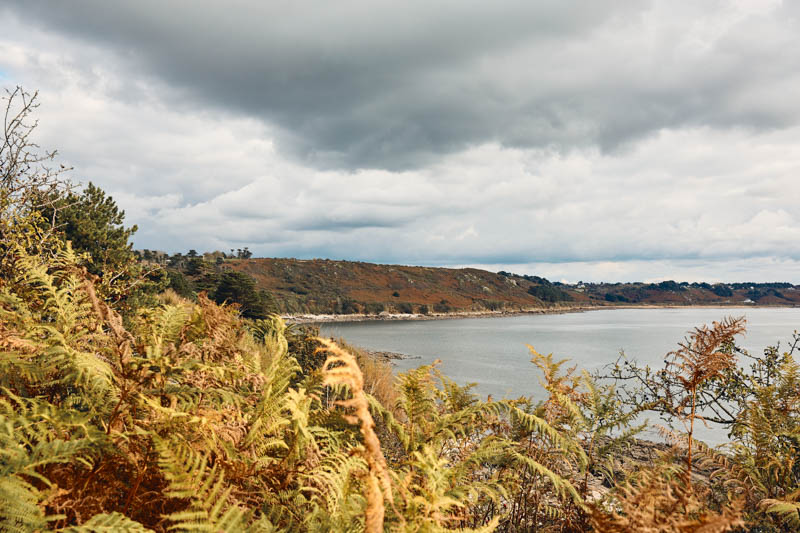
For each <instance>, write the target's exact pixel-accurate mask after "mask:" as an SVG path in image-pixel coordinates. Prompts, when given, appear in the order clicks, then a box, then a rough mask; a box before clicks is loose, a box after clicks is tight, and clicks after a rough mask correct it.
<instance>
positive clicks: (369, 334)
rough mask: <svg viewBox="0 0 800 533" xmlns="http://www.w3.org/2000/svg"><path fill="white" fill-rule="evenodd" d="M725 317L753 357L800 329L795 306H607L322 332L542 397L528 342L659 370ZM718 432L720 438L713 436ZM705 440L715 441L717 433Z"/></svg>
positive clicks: (563, 354) (500, 390) (596, 361)
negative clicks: (695, 334) (740, 322)
mask: <svg viewBox="0 0 800 533" xmlns="http://www.w3.org/2000/svg"><path fill="white" fill-rule="evenodd" d="M727 316H745V318H746V320H747V333H746V334H745V335H744V336H742V337H739V338H738V342H737V344H738V345H739V346H742V347H744V348H746V349H747V350H749V351H750V352H751V353H753V354H760V353H762V352H763V350H764V348H765V347H767V346H769V345H774V344H776V343H778V342H780V343H781V345H783V346H785V345H786V344H787V342H788V341H789V340H790V339H791V336H792V332H793V331H795V330H798V329H800V308H741V307H737V308H666V309H608V310H597V311H588V312H582V313H564V314H548V315H539V314H536V315H519V316H509V317H491V318H466V319H446V320H425V321H371V322H335V323H326V324H323V325H322V327H321V333H322V334H323V335H324V336H329V337H336V338H338V337H341V338H343V339H345V340H346V341H347V342H348V343H351V344H354V345H357V346H361V347H363V348H366V349H369V350H375V351H389V352H398V353H402V354H407V355H411V356H417V357H418V358H415V359H404V360H400V361H396V370H397V371H399V372H402V371H405V370H408V369H411V368H415V367H417V366H419V365H423V364H430V363H432V362H433V361H435V360H437V359H438V360H441V365H440V369H441V370H442V372H444V374H445V375H447V376H448V377H450V378H451V379H453V380H455V381H456V382H457V383H459V384H462V385H463V384H467V383H475V384H476V387H475V389H474V390H475V392H476V393H478V394H479V395H480V396H482V397H485V396H486V395H489V394H491V395H492V396H493V397H494V398H495V399H499V398H516V397H519V396H533V397H534V398H537V399H538V398H541V397H543V389H542V387H541V385H540V384H539V379H540V373H539V372H538V370H537V369H536V367H535V366H534V365H533V364H532V363H531V362H530V353H529V351H528V348H527V347H526V344H530V345H531V346H533V347H534V348H535V349H536V350H537V351H539V352H540V353H543V354H548V353H553V355H554V357H555V358H556V359H569V361H570V362H569V365H570V366H571V365H577V367H578V370H581V369H586V370H588V371H589V372H593V371H595V370H600V369H601V368H602V367H603V366H604V365H607V364H609V363H613V362H614V361H615V360H616V359H617V357H618V356H619V354H620V352H621V351H623V350H624V352H625V353H626V354H627V356H628V357H630V358H633V359H636V360H637V361H639V362H640V363H643V364H649V365H651V366H653V367H660V366H661V365H662V363H663V359H664V355H665V354H666V353H668V352H669V351H671V350H674V349H676V348H677V345H678V342H680V341H681V340H682V339H683V338H684V337H685V336H686V335H687V334H688V333H689V332H690V330H691V329H692V328H694V327H695V326H700V325H702V324H711V322H712V321H715V320H717V321H719V320H722V319H723V318H725V317H727ZM716 437H718V435H717V436H716ZM716 437H715V438H712V439H711V440H714V441H718V440H720V439H719V438H716Z"/></svg>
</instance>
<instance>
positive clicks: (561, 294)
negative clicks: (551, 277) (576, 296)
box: [528, 285, 572, 303]
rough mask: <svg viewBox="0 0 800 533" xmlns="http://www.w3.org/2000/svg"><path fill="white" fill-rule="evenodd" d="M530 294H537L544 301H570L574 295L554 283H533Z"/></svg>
mask: <svg viewBox="0 0 800 533" xmlns="http://www.w3.org/2000/svg"><path fill="white" fill-rule="evenodd" d="M528 294H530V295H532V296H535V297H536V298H538V299H540V300H541V301H543V302H551V303H555V302H569V301H572V296H570V295H569V293H568V292H566V291H564V290H561V289H559V288H558V287H555V286H553V285H531V287H530V288H529V289H528Z"/></svg>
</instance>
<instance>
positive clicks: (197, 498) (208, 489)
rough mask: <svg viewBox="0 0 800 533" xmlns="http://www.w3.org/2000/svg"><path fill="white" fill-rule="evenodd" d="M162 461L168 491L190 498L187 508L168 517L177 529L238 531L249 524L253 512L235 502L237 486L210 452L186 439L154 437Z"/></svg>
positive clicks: (171, 493)
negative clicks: (229, 482) (228, 480)
mask: <svg viewBox="0 0 800 533" xmlns="http://www.w3.org/2000/svg"><path fill="white" fill-rule="evenodd" d="M154 445H155V448H156V451H157V452H158V456H159V459H158V464H159V467H160V468H161V471H162V473H163V474H164V477H165V478H166V480H167V481H168V482H169V487H168V489H167V491H166V492H165V495H166V496H167V497H170V498H179V499H183V500H188V501H189V505H188V507H187V508H186V509H185V510H183V511H178V512H175V513H172V514H170V515H168V516H166V517H165V518H167V519H168V520H169V521H170V522H172V525H171V526H170V529H171V530H177V531H211V532H218V531H225V532H237V531H241V530H243V529H244V528H245V527H246V523H247V521H248V519H249V516H250V513H248V512H246V511H245V510H243V509H241V508H239V507H236V506H235V505H231V504H230V502H229V498H230V495H231V492H232V490H233V488H232V487H231V486H229V485H226V484H225V482H224V475H223V473H222V471H221V470H220V469H218V468H217V466H213V467H211V468H209V460H208V457H207V456H202V455H200V454H199V453H197V452H195V451H194V450H192V449H191V448H190V447H189V446H187V445H186V444H183V443H177V442H174V441H167V440H161V439H154Z"/></svg>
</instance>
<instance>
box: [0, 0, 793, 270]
mask: <svg viewBox="0 0 800 533" xmlns="http://www.w3.org/2000/svg"><path fill="white" fill-rule="evenodd" d="M111 6H112V4H111V3H109V2H104V1H101V0H73V1H70V2H45V1H41V0H4V1H3V2H2V4H0V27H2V28H3V29H4V31H3V32H2V33H0V86H2V87H5V88H13V87H14V86H16V85H21V86H23V87H24V88H26V89H27V90H38V91H39V99H40V102H41V107H40V108H39V109H38V110H37V118H38V119H39V127H38V129H37V131H36V141H37V142H38V143H39V144H40V145H41V146H42V147H43V148H47V149H57V150H58V151H59V158H60V159H59V160H60V162H62V163H64V164H66V165H69V166H72V167H74V171H73V172H72V174H71V177H72V179H73V180H75V181H78V182H81V183H84V184H85V183H88V182H90V181H91V182H93V183H95V184H96V185H98V186H100V187H101V188H103V189H104V190H105V191H107V192H108V193H109V194H110V195H111V196H113V198H114V199H115V200H116V202H117V204H118V205H119V206H120V207H121V208H122V209H124V210H125V212H126V221H127V222H128V223H135V224H137V225H138V227H139V231H138V232H137V234H136V235H135V237H134V244H135V247H136V248H140V249H142V248H148V249H159V250H165V251H169V252H177V251H182V252H185V251H187V250H189V249H192V248H193V249H197V250H200V251H212V250H223V251H227V250H230V249H236V248H242V247H245V246H247V247H249V248H250V250H252V251H253V252H254V254H255V256H261V257H298V258H315V257H322V258H330V259H348V260H357V261H369V262H378V263H398V264H415V265H429V266H477V267H479V268H486V269H489V270H501V269H502V270H508V271H512V272H517V273H522V274H536V275H540V276H545V277H547V278H549V279H553V280H560V281H567V282H575V281H579V280H581V281H611V282H615V281H657V280H664V279H675V280H678V281H711V282H714V281H790V282H793V283H800V98H798V95H800V3H798V2H789V1H787V2H780V1H770V0H762V1H753V0H738V1H737V0H726V1H718V2H717V1H711V0H709V1H703V2H697V1H678V0H668V1H627V0H615V1H609V0H593V1H592V2H571V1H568V0H541V1H531V0H523V1H507V0H493V1H491V2H486V1H471V0H452V1H441V2H430V1H417V0H406V1H404V2H386V1H383V0H370V1H366V2H365V1H348V0H343V1H337V2H328V1H316V2H311V1H305V0H295V1H292V2H287V1H284V0H281V1H278V0H276V1H270V2H266V1H260V0H249V1H244V0H231V1H227V2H207V1H196V0H175V1H171V2H163V1H161V0H159V1H156V0H138V1H136V2H124V3H113V7H111Z"/></svg>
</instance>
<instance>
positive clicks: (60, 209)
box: [40, 183, 138, 276]
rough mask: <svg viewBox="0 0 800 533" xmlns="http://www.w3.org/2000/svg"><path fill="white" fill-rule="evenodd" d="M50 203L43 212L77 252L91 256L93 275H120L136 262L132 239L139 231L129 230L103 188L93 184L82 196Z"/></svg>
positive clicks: (72, 195)
mask: <svg viewBox="0 0 800 533" xmlns="http://www.w3.org/2000/svg"><path fill="white" fill-rule="evenodd" d="M48 200H49V201H48V202H47V205H46V206H45V207H43V208H42V209H40V213H41V214H42V216H43V217H44V218H45V219H46V220H52V221H53V223H54V224H55V226H56V228H57V230H58V231H59V232H61V233H62V234H63V236H64V238H65V239H66V240H68V241H70V242H71V243H72V248H73V249H74V250H76V251H78V252H86V253H88V254H89V255H90V256H91V258H92V260H91V263H89V264H88V265H87V269H88V270H89V272H91V273H92V274H94V275H96V276H102V274H103V273H104V272H119V271H121V270H123V269H124V268H125V267H126V266H127V265H128V264H129V263H131V262H133V261H134V259H135V258H134V253H133V249H132V246H133V245H132V244H131V243H130V242H129V239H130V238H131V236H132V235H133V234H134V233H136V231H137V229H138V228H137V227H136V225H133V226H131V227H125V225H124V221H125V212H124V211H122V210H120V209H119V208H118V207H117V204H116V202H115V201H114V199H113V198H111V197H110V196H107V195H106V193H105V192H104V191H103V190H102V189H100V188H99V187H97V186H95V185H94V184H92V183H89V185H88V186H87V187H86V188H85V189H84V190H83V191H82V192H81V194H77V193H75V192H69V193H68V194H66V195H55V196H52V197H50V198H48Z"/></svg>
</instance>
